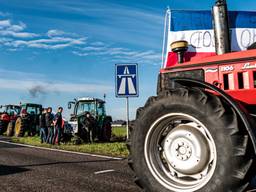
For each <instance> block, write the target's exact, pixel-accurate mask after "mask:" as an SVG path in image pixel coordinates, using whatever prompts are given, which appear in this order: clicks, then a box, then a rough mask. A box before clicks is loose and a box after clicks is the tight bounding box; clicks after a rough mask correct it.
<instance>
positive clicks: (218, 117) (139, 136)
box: [128, 88, 253, 192]
mask: <svg viewBox="0 0 256 192" xmlns="http://www.w3.org/2000/svg"><path fill="white" fill-rule="evenodd" d="M241 127H243V126H242V125H238V119H237V116H236V113H235V112H234V111H233V110H232V109H231V107H230V106H228V105H227V104H226V103H225V102H223V101H222V100H221V99H220V98H218V97H217V96H214V95H213V94H210V93H208V92H205V91H202V90H200V89H196V88H189V89H188V88H180V89H176V90H172V91H166V92H164V93H161V95H159V96H157V97H151V98H149V100H148V101H147V103H146V104H145V106H144V107H143V108H140V109H138V111H137V117H136V121H135V124H134V128H133V129H132V130H131V131H132V133H131V142H128V148H129V149H130V156H129V158H128V161H129V164H130V166H131V168H132V169H133V170H134V171H135V174H136V180H135V182H136V183H137V184H138V185H139V186H140V187H142V188H143V189H144V190H145V191H147V192H159V191H161V192H194V191H197V192H236V191H237V192H238V191H239V192H240V191H241V192H242V191H244V190H245V189H246V188H247V186H248V184H249V177H247V175H248V172H249V170H250V168H251V167H252V166H251V165H252V163H253V160H252V154H250V151H252V150H250V149H249V148H250V147H251V142H250V139H249V137H248V135H247V133H246V131H244V130H242V129H240V128H241Z"/></svg>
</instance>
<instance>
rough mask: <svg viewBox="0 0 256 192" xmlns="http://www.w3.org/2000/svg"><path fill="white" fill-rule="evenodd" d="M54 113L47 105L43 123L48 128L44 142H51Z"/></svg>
mask: <svg viewBox="0 0 256 192" xmlns="http://www.w3.org/2000/svg"><path fill="white" fill-rule="evenodd" d="M53 119H54V115H53V114H52V108H51V107H48V109H47V113H46V114H45V124H46V127H47V129H48V135H47V140H46V142H47V143H49V144H52V141H53V137H54V127H53Z"/></svg>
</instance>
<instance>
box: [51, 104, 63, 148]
mask: <svg viewBox="0 0 256 192" xmlns="http://www.w3.org/2000/svg"><path fill="white" fill-rule="evenodd" d="M62 111H63V108H62V107H59V108H58V112H57V113H56V114H55V117H54V125H55V128H54V139H53V143H52V144H54V143H58V145H59V144H60V140H61V135H62V128H63V119H62Z"/></svg>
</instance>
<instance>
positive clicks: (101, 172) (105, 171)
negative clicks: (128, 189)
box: [94, 169, 115, 175]
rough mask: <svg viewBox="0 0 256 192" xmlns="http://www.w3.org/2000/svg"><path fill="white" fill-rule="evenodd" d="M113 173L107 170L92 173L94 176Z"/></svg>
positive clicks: (112, 170)
mask: <svg viewBox="0 0 256 192" xmlns="http://www.w3.org/2000/svg"><path fill="white" fill-rule="evenodd" d="M114 171H115V170H114V169H108V170H103V171H97V172H94V174H95V175H99V174H103V173H110V172H114Z"/></svg>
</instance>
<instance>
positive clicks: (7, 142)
mask: <svg viewBox="0 0 256 192" xmlns="http://www.w3.org/2000/svg"><path fill="white" fill-rule="evenodd" d="M0 143H5V144H10V145H17V146H22V147H28V148H35V149H42V150H48V151H56V152H61V153H69V154H75V155H84V156H91V157H98V158H103V159H113V160H123V159H125V158H120V157H111V156H107V155H97V154H91V153H82V152H76V151H67V150H63V149H52V148H47V147H39V146H34V145H28V144H22V143H14V142H11V141H3V140H0Z"/></svg>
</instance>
